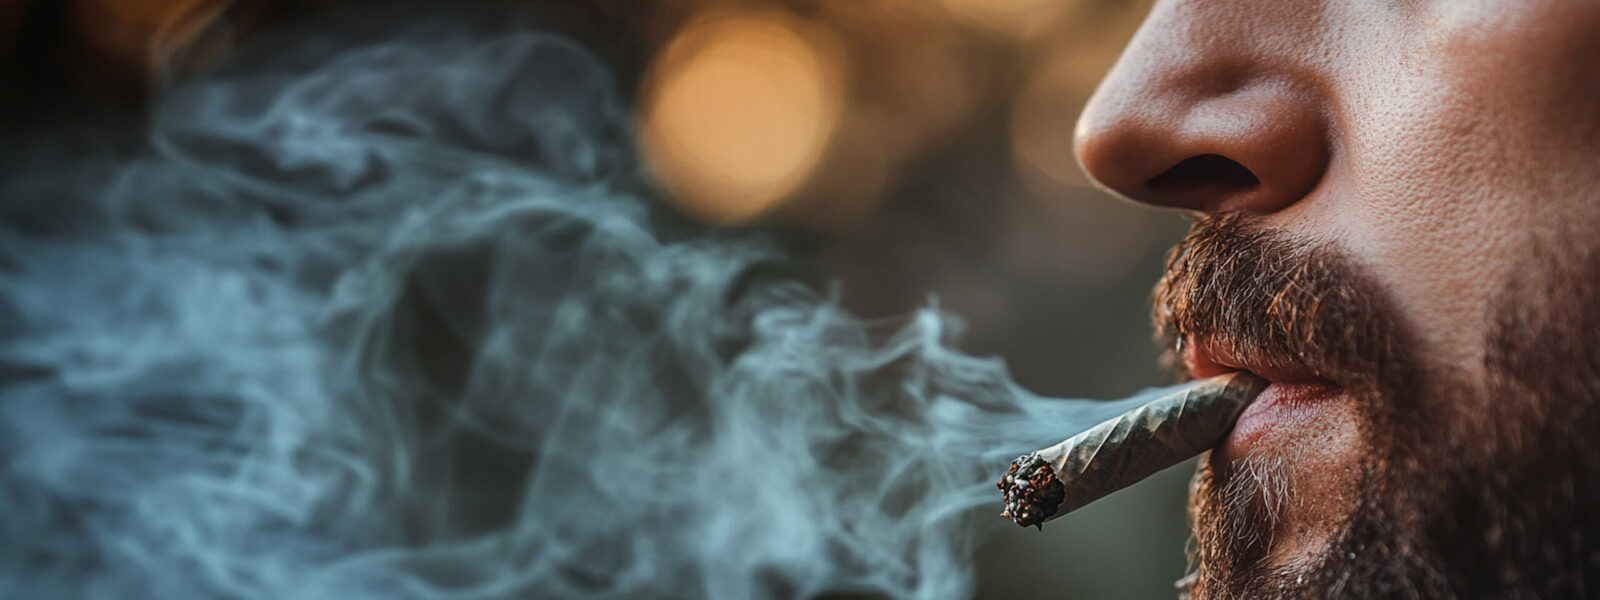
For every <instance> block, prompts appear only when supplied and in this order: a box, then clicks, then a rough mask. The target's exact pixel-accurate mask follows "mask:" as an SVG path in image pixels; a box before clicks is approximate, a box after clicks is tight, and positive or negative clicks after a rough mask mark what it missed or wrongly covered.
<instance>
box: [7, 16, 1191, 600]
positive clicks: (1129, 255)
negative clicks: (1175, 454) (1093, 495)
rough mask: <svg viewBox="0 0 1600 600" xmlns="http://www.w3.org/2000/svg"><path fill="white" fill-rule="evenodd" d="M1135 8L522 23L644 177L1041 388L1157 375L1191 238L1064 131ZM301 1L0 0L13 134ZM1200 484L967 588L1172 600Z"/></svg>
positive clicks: (1026, 543)
mask: <svg viewBox="0 0 1600 600" xmlns="http://www.w3.org/2000/svg"><path fill="white" fill-rule="evenodd" d="M1147 5H1148V3H1147V2H1142V1H1140V2H1124V1H1121V0H1065V1H1060V0H937V1H935V0H896V1H888V0H860V1H856V0H849V1H845V0H840V1H835V2H823V1H790V2H719V1H710V0H706V1H691V0H671V1H659V2H632V1H623V0H614V1H598V2H537V1H532V0H530V1H529V2H526V3H525V6H524V8H525V11H524V12H525V13H526V14H527V15H528V16H527V22H528V26H530V27H537V28H541V29H554V30H557V31H561V32H563V33H566V34H568V35H571V36H573V37H575V38H577V39H578V40H580V41H581V42H583V43H584V44H585V45H586V46H587V47H589V48H590V49H591V50H593V51H594V52H595V53H596V54H598V55H599V56H601V57H602V58H603V59H604V60H605V61H606V62H607V63H608V64H610V65H612V66H613V68H614V69H615V72H616V74H617V78H618V82H619V84H620V87H621V88H622V89H623V90H624V91H625V93H627V94H628V95H629V97H630V100H631V102H632V103H633V106H634V110H635V113H634V114H635V118H636V122H637V128H636V130H637V133H638V135H639V139H640V142H641V146H642V150H643V151H644V152H645V155H646V160H647V162H648V163H649V164H650V165H651V168H652V170H653V173H654V174H655V175H656V181H657V182H658V186H659V187H660V189H661V190H662V192H663V193H664V195H666V196H667V197H669V198H671V199H672V201H673V202H676V203H678V204H679V205H680V206H681V207H682V208H683V209H684V210H685V211H686V212H688V213H690V214H692V215H696V216H698V217H700V218H702V219H705V220H707V221H710V222H713V223H719V224H724V225H727V226H749V225H759V226H772V227H779V228H783V229H788V230H791V231H793V232H794V236H795V238H796V239H797V240H801V243H803V244H805V245H807V246H809V247H811V248H813V249H815V250H816V251H817V252H818V253H820V255H821V256H824V257H825V260H826V264H828V265H829V266H830V267H831V276H830V278H831V279H833V280H836V281H837V282H838V290H839V291H838V293H839V296H840V298H841V300H842V302H843V303H844V304H845V305H846V306H848V307H850V308H851V309H852V310H854V311H856V312H857V313H858V314H861V315H863V316H868V317H872V316H889V315H896V314H901V313H904V312H906V311H907V310H909V309H913V308H916V307H919V306H923V305H926V304H927V303H929V302H937V304H938V305H940V306H941V307H943V308H945V309H947V310H949V311H951V312H953V313H955V314H958V315H960V316H961V317H963V318H964V319H965V321H966V323H967V325H968V331H967V335H966V336H965V338H964V340H965V342H964V349H965V350H967V351H968V352H971V353H974V354H978V355H997V356H1000V357H1003V358H1004V359H1005V360H1006V361H1007V363H1008V364H1009V365H1010V367H1011V370H1012V372H1013V374H1014V375H1015V376H1016V378H1017V379H1018V381H1020V382H1021V383H1022V384H1023V385H1024V386H1026V387H1028V388H1029V389H1032V390H1034V391H1035V392H1038V393H1041V394H1047V395H1055V396H1070V397H1102V398H1115V397H1121V396H1125V395H1128V394H1130V393H1132V392H1134V391H1137V390H1139V389H1141V388H1145V387H1149V386H1154V385H1160V384H1164V383H1167V382H1169V381H1170V376H1169V375H1168V374H1165V373H1164V372H1162V371H1161V370H1160V369H1159V368H1158V367H1157V365H1156V362H1155V358H1156V356H1157V354H1158V352H1157V350H1156V348H1154V347H1153V345H1152V343H1151V341H1150V335H1149V334H1150V328H1149V324H1148V296H1149V291H1150V287H1151V285H1152V284H1153V283H1154V281H1155V279H1156V277H1157V276H1158V275H1159V272H1160V266H1161V259H1162V255H1163V252H1164V250H1165V248H1167V247H1168V246H1170V245H1171V244H1172V243H1173V242H1175V241H1176V240H1177V239H1178V238H1179V236H1181V235H1182V233H1183V231H1184V227H1185V225H1184V222H1183V220H1182V219H1181V218H1179V217H1178V216H1176V215H1174V214H1170V213H1162V212H1156V211H1153V210H1150V209H1146V208H1142V207H1136V206H1133V205H1131V204H1128V203H1126V202H1121V201H1117V200H1114V199H1111V198H1110V197H1108V196H1107V195H1106V194H1104V193H1102V192H1100V191H1098V190H1096V189H1094V188H1092V187H1091V186H1090V184H1089V183H1088V182H1087V181H1086V179H1085V178H1084V176H1083V175H1082V174H1081V172H1080V171H1079V170H1078V167H1077V165H1076V163H1075V162H1074V160H1073V159H1072V156H1071V135H1072V129H1073V124H1074V123H1075V122H1076V119H1077V115H1078V112H1079V111H1080V110H1081V108H1082V105H1083V102H1084V101H1085V99H1086V98H1087V96H1088V94H1089V93H1090V92H1091V91H1092V90H1093V86H1094V85H1095V83H1096V82H1097V81H1098V79H1099V78H1100V77H1101V76H1103V74H1104V72H1105V71H1106V70H1107V69H1109V68H1110V66H1111V63H1112V62H1113V61H1114V60H1115V57H1116V53H1117V52H1118V51H1119V50H1120V48H1121V47H1122V45H1123V44H1125V43H1126V40H1127V38H1128V37H1129V36H1130V35H1132V32H1133V29H1134V28H1135V27H1136V25H1137V23H1138V19H1139V18H1140V17H1141V16H1142V14H1143V12H1144V11H1145V9H1146V8H1147ZM314 6H315V8H314ZM428 6H429V5H426V4H421V5H418V6H417V7H415V8H418V9H419V10H416V11H415V12H416V14H417V18H419V19H425V18H428V15H429V14H430V13H429V11H428ZM312 10H326V6H323V5H321V4H317V5H313V4H310V3H296V2H277V3H269V2H250V1H203V0H201V1H193V0H191V1H179V0H142V1H137V2H135V1H132V0H82V1H75V2H73V1H66V2H43V1H29V0H9V1H5V2H0V42H3V47H4V48H5V55H4V61H3V63H4V67H3V68H4V77H5V83H6V85H5V87H6V89H7V90H8V93H7V94H5V95H4V98H3V99H0V103H3V105H0V108H3V109H4V113H3V115H4V117H3V118H4V126H5V127H6V128H7V129H9V130H12V131H22V130H25V129H28V128H31V127H45V126H48V124H49V123H51V122H52V121H53V120H55V121H59V120H61V119H72V120H77V121H81V120H85V119H107V120H137V119H138V118H139V115H140V108H141V106H143V105H144V104H145V103H146V102H147V101H148V99H149V97H150V95H151V94H153V93H155V92H156V90H158V89H159V88H160V86H161V85H162V82H164V81H169V80H172V79H180V78H182V77H185V76H186V75H188V74H190V73H193V72H196V71H198V70H201V69H204V68H205V66H206V65H207V64H208V63H209V62H211V61H214V60H215V59H216V58H217V57H219V56H222V55H224V54H226V52H227V51H228V48H230V47H233V46H235V45H237V44H239V43H244V42H245V41H247V40H248V39H249V38H250V36H252V35H256V34H258V32H260V31H262V30H267V29H271V28H275V27H289V26H292V24H293V23H294V22H295V21H296V19H298V18H301V16H302V15H303V14H305V13H307V12H310V11H312ZM359 27H360V24H359V23H353V24H352V28H353V29H359ZM1070 433H1072V432H1070V431H1064V432H1063V437H1064V436H1065V435H1067V434H1070ZM1191 471H1192V464H1190V465H1185V466H1181V467H1178V468H1175V469H1172V470H1170V471H1168V472H1165V473H1162V474H1161V475H1159V476H1157V477H1155V478H1153V479H1152V480H1150V481H1149V482H1146V483H1144V484H1142V485H1139V486H1136V487H1135V488H1132V489H1130V490H1127V491H1124V492H1121V493H1118V494H1116V495H1114V496H1112V497H1110V498H1108V499H1106V500H1103V501H1101V502H1098V503H1096V504H1094V505H1092V506H1090V507H1088V508H1087V509H1084V510H1082V511H1080V512H1077V513H1074V514H1072V515H1070V516H1067V517H1065V518H1062V519H1060V520H1058V521H1056V522H1053V523H1052V524H1051V526H1050V527H1048V528H1047V529H1046V530H1045V531H1044V532H1042V533H1041V532H1036V531H1033V530H1031V529H1030V530H1022V529H1010V528H1008V529H1006V530H1005V533H1003V534H1001V535H999V536H997V537H995V538H994V539H992V540H990V541H989V542H988V543H987V544H985V545H984V546H983V547H982V549H981V550H980V552H979V555H978V556H977V558H976V560H977V565H978V573H979V595H980V597H985V598H1017V597H1022V596H1025V595H1027V596H1032V595H1038V594H1039V592H1040V591H1041V590H1050V591H1052V593H1047V594H1045V595H1046V596H1053V597H1064V598H1108V597H1118V598H1147V597H1148V598H1165V597H1171V596H1172V595H1173V588H1172V581H1173V580H1175V579H1177V578H1178V577H1180V576H1181V575H1182V573H1183V571H1184V557H1183V548H1184V543H1185V535H1186V534H1185V531H1186V526H1185V522H1184V514H1183V495H1184V488H1185V486H1186V482H1187V479H1188V475H1189V473H1190V472H1191ZM998 510H999V508H998V502H997V506H996V511H997V512H998ZM996 518H997V519H998V517H996Z"/></svg>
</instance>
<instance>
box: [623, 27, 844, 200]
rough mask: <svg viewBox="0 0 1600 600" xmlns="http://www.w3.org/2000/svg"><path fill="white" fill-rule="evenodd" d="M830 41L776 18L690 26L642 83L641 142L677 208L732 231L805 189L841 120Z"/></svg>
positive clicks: (836, 69) (823, 34)
mask: <svg viewBox="0 0 1600 600" xmlns="http://www.w3.org/2000/svg"><path fill="white" fill-rule="evenodd" d="M837 56H838V54H837V51H836V49H835V45H834V43H833V42H832V40H831V38H830V37H829V35H828V34H827V33H826V32H824V31H820V30H818V29H816V28H813V27H809V26H807V25H806V24H805V23H802V22H799V21H796V20H795V19H793V18H790V17H786V16H784V15H781V14H777V13H736V14H722V15H714V16H711V17H707V18H703V19H701V20H699V21H696V22H694V23H691V24H690V25H689V26H688V27H686V28H685V29H684V30H683V31H682V32H681V33H679V34H678V36H677V37H676V38H675V39H674V40H673V41H672V43H671V44H670V45H669V46H668V48H667V49H666V50H665V51H664V52H663V53H662V55H661V57H660V58H659V59H658V60H657V61H656V62H655V63H654V64H653V65H651V68H650V72H649V74H648V75H647V79H646V84H645V92H644V94H643V95H642V97H643V98H644V102H643V109H642V111H641V112H642V118H641V122H642V124H643V127H642V133H643V135H642V138H643V139H642V141H643V143H644V147H645V151H646V153H647V155H648V158H649V160H650V163H651V166H652V167H653V168H654V170H655V172H656V174H657V175H658V176H659V177H660V178H661V181H662V182H663V183H664V184H665V185H666V186H667V188H668V189H669V190H671V191H672V192H673V194H674V195H675V196H676V198H675V200H676V201H677V202H678V203H679V205H680V207H682V208H683V209H685V210H687V211H689V212H690V213H693V214H695V215H697V216H699V217H701V218H705V219H707V220H709V221H713V222H717V223H739V222H744V221H748V220H750V219H752V218H755V217H757V216H760V215H762V214H764V213H765V212H767V211H768V210H770V209H772V208H773V207H775V206H777V205H779V204H781V203H782V201H783V200H785V199H786V198H788V197H789V196H790V195H791V194H792V193H793V192H794V191H795V190H796V189H797V188H799V187H800V186H801V185H802V184H804V183H805V182H806V181H807V180H808V179H809V176H810V175H811V173H812V171H813V170H814V169H815V167H816V165H817V163H818V160H819V157H820V156H821V155H822V153H823V150H824V149H825V148H826V146H827V145H828V142H829V140H830V139H831V138H832V135H833V132H834V130H835V129H836V127H837V125H838V121H839V115H840V112H841V106H842V98H843V90H842V86H841V84H840V77H839V76H838V72H839V70H840V61H839V60H838V58H837Z"/></svg>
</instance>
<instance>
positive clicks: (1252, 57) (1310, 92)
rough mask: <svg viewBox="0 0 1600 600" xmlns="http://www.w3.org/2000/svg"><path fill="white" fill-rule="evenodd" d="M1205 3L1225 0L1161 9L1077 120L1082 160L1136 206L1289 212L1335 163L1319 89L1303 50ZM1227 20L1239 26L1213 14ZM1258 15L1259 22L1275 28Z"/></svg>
mask: <svg viewBox="0 0 1600 600" xmlns="http://www.w3.org/2000/svg"><path fill="white" fill-rule="evenodd" d="M1205 4H1210V5H1212V6H1216V5H1217V4H1219V3H1197V2H1182V1H1179V0H1174V1H1170V2H1163V3H1160V4H1159V5H1158V6H1157V7H1156V9H1155V11H1154V12H1153V13H1152V14H1151V16H1150V17H1149V18H1148V19H1147V20H1146V22H1145V25H1144V26H1143V27H1142V28H1141V29H1140V31H1139V33H1138V34H1137V35H1135V37H1134V40H1133V41H1132V42H1131V43H1130V44H1129V46H1128V48H1127V50H1125V51H1124V52H1123V56H1122V58H1121V59H1120V60H1119V61H1118V63H1117V65H1116V66H1115V67H1114V68H1113V69H1112V71H1111V73H1110V74H1109V75H1108V76H1107V77H1106V79H1105V80H1104V81H1103V82H1102V83H1101V85H1100V88H1099V89H1098V90H1096V92H1095V94H1094V96H1093V97H1092V98H1091V99H1090V101H1089V104H1088V105H1087V107H1086V108H1085V110H1084V113H1083V116H1082V117H1081V118H1080V120H1079V121H1078V128H1077V140H1076V151H1077V156H1078V162H1079V163H1080V164H1081V165H1082V166H1083V168H1084V170H1085V171H1086V172H1087V173H1088V174H1089V176H1090V177H1092V178H1094V179H1095V180H1096V181H1098V182H1099V183H1100V184H1101V185H1104V186H1105V187H1107V188H1110V189H1111V190H1113V191H1115V192H1116V193H1118V194H1120V195H1122V196H1125V197H1127V198H1130V199H1133V200H1136V201H1139V202H1144V203H1148V204H1155V205H1159V206H1165V207H1171V208H1181V209H1187V210H1192V211H1201V212H1208V213H1209V212H1220V211H1243V212H1254V213H1262V214H1266V213H1272V212H1276V211H1279V210H1282V209H1284V208H1287V207H1288V206H1290V205H1292V204H1294V203H1295V202H1297V201H1299V200H1300V199H1302V198H1305V197H1306V196H1307V195H1308V194H1310V193H1311V191H1312V190H1313V189H1315V188H1316V186H1317V185H1318V183H1319V182H1320V181H1321V180H1322V178H1323V175H1324V173H1325V172H1326V171H1327V167H1328V162H1329V153H1330V143H1329V140H1328V127H1327V125H1326V122H1325V121H1326V120H1325V117H1324V114H1323V113H1324V111H1323V109H1322V107H1321V106H1320V104H1321V103H1320V102H1319V100H1318V94H1317V92H1316V89H1317V86H1316V85H1315V81H1311V80H1310V79H1311V76H1309V75H1307V73H1308V72H1310V71H1309V70H1308V69H1306V68H1305V65H1304V63H1303V62H1299V61H1297V60H1296V57H1295V56H1294V53H1295V50H1293V48H1296V47H1297V46H1292V45H1291V46H1287V47H1286V46H1284V45H1281V44H1270V43H1268V44H1262V40H1266V41H1267V42H1270V41H1271V40H1272V39H1273V37H1274V36H1261V35H1251V34H1249V32H1241V31H1238V29H1239V27H1238V23H1239V22H1240V21H1239V20H1238V15H1236V14H1234V15H1226V14H1225V15H1214V14H1207V13H1206V12H1204V11H1205V9H1203V8H1202V9H1195V8H1194V7H1196V6H1200V5H1205ZM1219 17H1220V18H1229V19H1230V20H1231V21H1232V22H1231V23H1215V22H1213V21H1214V20H1215V19H1217V18H1219ZM1255 17H1256V18H1257V19H1258V20H1257V21H1256V22H1255V24H1254V27H1253V28H1262V27H1267V26H1270V24H1267V23H1262V22H1261V21H1260V20H1259V19H1260V18H1261V17H1262V15H1260V14H1257V15H1255ZM1224 27H1226V28H1227V29H1224ZM1207 28H1211V30H1210V31H1206V30H1207ZM1229 29H1231V30H1232V35H1227V34H1219V32H1225V31H1228V30H1229ZM1241 34H1243V35H1241ZM1263 46H1264V47H1263ZM1301 46H1304V43H1303V41H1302V44H1301ZM1286 48H1288V49H1286Z"/></svg>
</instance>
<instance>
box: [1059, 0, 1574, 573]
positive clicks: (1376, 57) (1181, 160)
mask: <svg viewBox="0 0 1600 600" xmlns="http://www.w3.org/2000/svg"><path fill="white" fill-rule="evenodd" d="M1077 143H1078V156H1079V159H1080V161H1081V162H1082V163H1083V166H1084V168H1085V169H1086V170H1087V171H1088V172H1089V174H1090V175H1091V176H1093V177H1094V178H1095V179H1097V180H1098V181H1099V182H1100V183H1102V184H1104V185H1105V186H1107V187H1109V188H1111V189H1112V190H1114V191H1115V192H1117V193H1119V194H1121V195H1123V196H1126V197H1129V198H1132V199H1134V200H1137V201H1141V202H1148V203H1153V204H1159V205H1162V206H1168V207H1176V208H1182V209H1186V210H1189V211H1193V212H1196V213H1200V214H1201V218H1200V219H1199V220H1198V221H1197V223H1196V226H1195V230H1194V231H1193V232H1192V233H1191V236H1190V238H1189V239H1187V240H1185V243H1184V244H1183V245H1182V246H1180V248H1179V249H1178V250H1177V251H1176V252H1175V254H1174V256H1173V258H1172V261H1171V264H1170V265H1169V272H1168V274H1167V276H1166V278H1165V279H1164V280H1163V283H1162V285H1161V286H1160V287H1159V288H1158V290H1157V297H1156V301H1157V309H1156V316H1157V321H1158V324H1159V325H1160V326H1161V328H1162V330H1163V332H1164V333H1165V334H1167V335H1168V336H1169V337H1170V338H1171V339H1172V340H1173V341H1178V340H1181V341H1182V342H1184V344H1183V350H1182V351H1181V353H1180V358H1181V359H1182V362H1183V365H1184V367H1185V369H1186V371H1187V372H1189V373H1190V374H1191V375H1195V376H1204V375H1210V374H1215V373H1219V372H1224V371H1229V370H1235V369H1244V370H1249V371H1253V372H1256V373H1258V374H1261V375H1263V376H1265V377H1266V378H1268V379H1271V380H1273V382H1274V385H1273V387H1272V388H1269V390H1268V391H1267V392H1266V393H1264V394H1263V396H1262V397H1261V398H1259V399H1258V400H1257V401H1256V402H1255V403H1254V404H1253V405H1252V406H1251V407H1250V408H1248V409H1247V410H1246V411H1245V414H1244V415H1243V416H1242V417H1241V420H1240V422H1239V424H1238V425H1237V426H1236V427H1235V430H1234V432H1233V433H1232V434H1231V435H1230V436H1229V438H1228V439H1227V440H1225V441H1224V442H1223V443H1222V444H1221V445H1220V446H1219V447H1218V448H1217V449H1216V450H1214V451H1213V452H1212V454H1211V456H1209V457H1208V459H1207V460H1206V461H1204V462H1203V465H1202V472H1201V473H1200V474H1199V475H1198V476H1197V478H1196V488H1195V490H1194V493H1193V495H1192V497H1191V510H1192V512H1193V513H1194V518H1195V522H1196V523H1195V524H1196V528H1197V532H1196V541H1197V546H1198V547H1197V549H1196V555H1197V557H1198V558H1199V563H1200V569H1199V575H1200V577H1199V579H1200V581H1199V582H1198V583H1197V585H1196V586H1195V587H1194V588H1193V591H1195V592H1196V593H1197V594H1198V595H1208V596H1209V595H1228V594H1229V593H1233V594H1238V595H1246V596H1248V595H1255V594H1270V595H1278V594H1288V595H1312V594H1315V593H1325V594H1329V595H1350V594H1352V593H1356V594H1373V595H1377V594H1389V593H1395V592H1404V593H1406V594H1416V593H1420V594H1422V595H1425V596H1427V595H1440V594H1446V593H1455V594H1474V593H1477V592H1485V591H1487V592H1492V593H1501V594H1507V595H1515V594H1517V593H1527V594H1531V595H1548V594H1549V593H1557V594H1559V593H1562V592H1566V593H1569V594H1572V595H1582V594H1583V593H1584V587H1583V586H1584V585H1585V581H1587V582H1588V583H1587V585H1588V586H1590V587H1589V588H1588V590H1587V593H1590V594H1592V593H1594V590H1595V589H1600V588H1596V587H1594V586H1600V551H1597V550H1596V548H1597V547H1600V542H1597V540H1596V539H1595V536H1596V535H1597V534H1600V527H1597V525H1596V520H1597V517H1596V516H1592V515H1591V513H1595V512H1600V511H1597V510H1596V509H1595V508H1594V507H1595V506H1600V497H1597V496H1596V495H1595V494H1596V484H1593V483H1589V481H1590V480H1592V479H1596V478H1600V473H1597V472H1596V465H1597V461H1600V457H1596V456H1595V454H1596V453H1597V451H1600V441H1596V440H1595V439H1593V438H1600V415H1597V413H1600V409H1596V408H1595V404H1596V403H1595V401H1594V400H1595V397H1596V395H1597V394H1600V366H1597V365H1600V329H1597V327H1600V252H1597V251H1596V248H1600V236H1596V234H1595V231H1596V227H1600V3H1596V2H1582V1H1573V0H1517V1H1506V0H1404V1H1370V2H1344V1H1327V0H1320V1H1318V0H1166V1H1162V2H1159V3H1158V4H1157V6H1156V7H1155V9H1154V11H1153V12H1152V14H1151V15H1150V17H1149V19H1148V20H1147V21H1146V23H1145V24H1144V26H1143V28H1142V29H1141V30H1140V31H1139V33H1138V34H1137V36H1136V37H1135V38H1134V40H1133V41H1132V42H1131V44H1130V45H1129V47H1128V48H1127V50H1126V51H1125V54H1124V55H1123V57H1122V59H1121V61H1120V62H1118V64H1117V66H1116V67H1115V69H1114V70H1113V71H1112V72H1111V74H1110V75H1109V76H1108V77H1107V78H1106V80H1105V81H1104V83H1102V85H1101V87H1100V89H1099V91H1098V92H1097V93H1096V94H1095V96H1094V98H1093V100H1091V102H1090V104H1089V106H1088V108H1087V110H1086V111H1085V113H1084V116H1083V119H1082V121H1081V122H1080V123H1079V127H1078V140H1077ZM1584 432H1592V433H1589V434H1585V433H1584ZM1563 586H1564V587H1563ZM1285 590H1289V591H1285Z"/></svg>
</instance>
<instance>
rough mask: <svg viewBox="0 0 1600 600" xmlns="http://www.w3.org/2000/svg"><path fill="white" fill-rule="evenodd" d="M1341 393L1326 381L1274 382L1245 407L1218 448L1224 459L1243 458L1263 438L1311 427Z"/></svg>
mask: <svg viewBox="0 0 1600 600" xmlns="http://www.w3.org/2000/svg"><path fill="white" fill-rule="evenodd" d="M1338 395H1339V389H1338V388H1337V387H1334V386H1332V385H1328V384H1325V383H1281V382H1274V383H1273V384H1272V385H1269V386H1267V389H1265V390H1263V391H1262V392H1261V395H1259V396H1256V399H1255V400H1254V401H1252V402H1251V403H1250V404H1249V405H1248V406H1246V407H1244V412H1242V413H1239V420H1238V421H1236V422H1234V424H1233V431H1232V432H1230V433H1229V434H1228V437H1227V439H1225V440H1223V441H1222V444H1221V445H1220V446H1218V448H1217V449H1218V450H1219V451H1220V452H1221V453H1222V455H1223V458H1226V459H1229V460H1232V459H1235V458H1242V457H1244V456H1245V455H1246V454H1248V453H1249V452H1250V447H1251V446H1253V445H1255V444H1256V441H1257V440H1259V439H1261V438H1262V437H1265V436H1269V435H1274V434H1275V433H1277V434H1280V435H1281V434H1283V433H1289V434H1292V432H1294V431H1295V430H1296V429H1307V428H1310V427H1312V426H1313V423H1315V422H1316V419H1314V418H1313V417H1314V416H1315V413H1316V412H1317V411H1319V410H1322V409H1324V408H1327V407H1329V406H1330V405H1331V402H1330V401H1331V400H1333V399H1334V398H1335V397H1336V396H1338ZM1304 433H1311V432H1310V431H1304Z"/></svg>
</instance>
